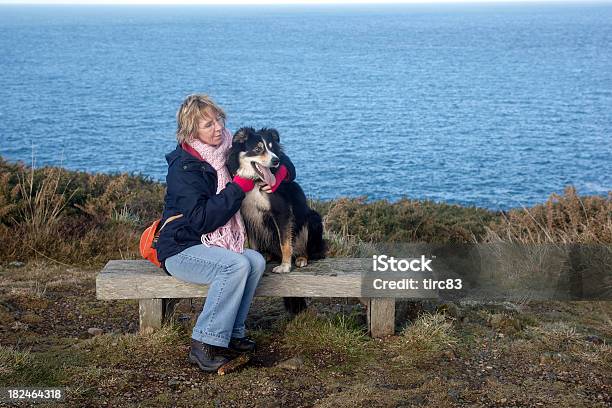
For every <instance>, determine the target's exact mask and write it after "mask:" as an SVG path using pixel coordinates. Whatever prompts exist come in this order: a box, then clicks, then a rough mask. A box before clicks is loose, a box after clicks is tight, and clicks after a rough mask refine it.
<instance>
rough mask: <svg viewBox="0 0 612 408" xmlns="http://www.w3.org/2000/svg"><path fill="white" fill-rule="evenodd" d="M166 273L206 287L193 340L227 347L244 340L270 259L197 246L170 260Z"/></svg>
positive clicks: (166, 264)
mask: <svg viewBox="0 0 612 408" xmlns="http://www.w3.org/2000/svg"><path fill="white" fill-rule="evenodd" d="M164 265H165V267H166V270H167V271H168V272H169V273H170V274H171V275H172V276H174V277H176V278H177V279H180V280H184V281H187V282H192V283H199V284H206V285H209V287H208V295H207V297H206V302H205V303H204V308H203V309H202V313H200V316H199V317H198V320H197V322H196V324H195V326H194V327H193V332H192V334H191V337H192V338H193V339H195V340H198V341H201V342H202V343H207V344H213V345H215V346H221V347H227V346H228V344H229V341H230V337H244V336H245V335H246V333H245V327H244V321H245V320H246V317H247V313H248V312H249V307H250V306H251V300H253V294H254V293H255V288H256V287H257V284H258V283H259V279H260V278H261V275H262V274H263V272H264V269H265V268H266V260H265V259H264V257H263V256H262V255H261V254H260V253H259V252H257V251H253V250H252V249H245V250H244V253H242V254H239V253H237V252H233V251H230V250H228V249H225V248H219V247H206V246H204V245H203V244H200V245H194V246H192V247H189V248H187V249H185V250H184V251H182V252H180V253H178V254H176V255H174V256H171V257H170V258H167V259H166V261H165V263H164Z"/></svg>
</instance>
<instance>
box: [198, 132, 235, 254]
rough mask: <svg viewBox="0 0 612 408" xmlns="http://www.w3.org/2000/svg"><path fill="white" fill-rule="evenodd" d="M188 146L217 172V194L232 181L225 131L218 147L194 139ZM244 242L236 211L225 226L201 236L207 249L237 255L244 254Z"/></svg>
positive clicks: (229, 142)
mask: <svg viewBox="0 0 612 408" xmlns="http://www.w3.org/2000/svg"><path fill="white" fill-rule="evenodd" d="M188 144H189V146H191V147H193V149H194V150H195V151H196V152H198V153H199V154H200V156H201V158H202V159H204V160H205V161H207V162H208V163H209V164H210V165H211V166H213V168H214V169H215V170H217V194H219V193H220V192H221V190H223V189H224V188H225V185H226V184H227V183H229V182H230V181H232V179H231V177H230V174H229V171H228V170H227V167H226V166H225V161H226V160H227V154H228V152H229V149H230V147H232V135H231V134H230V132H229V131H228V130H227V129H223V135H222V138H221V144H219V145H218V146H211V145H208V144H206V143H203V142H201V141H200V140H198V139H195V138H192V139H191V140H189V142H188ZM244 240H245V230H244V222H243V221H242V217H241V216H240V211H237V212H236V214H234V215H233V216H232V218H230V219H229V221H228V222H226V223H225V225H222V226H220V227H219V228H217V229H216V230H214V231H213V232H209V233H207V234H203V235H202V244H204V245H206V246H207V247H210V246H218V247H221V248H225V249H229V250H230V251H234V252H238V253H242V252H244Z"/></svg>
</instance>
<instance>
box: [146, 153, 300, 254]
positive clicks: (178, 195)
mask: <svg viewBox="0 0 612 408" xmlns="http://www.w3.org/2000/svg"><path fill="white" fill-rule="evenodd" d="M279 159H280V162H281V164H284V165H285V167H287V173H288V174H287V178H286V179H285V181H293V180H294V179H295V167H294V166H293V163H291V160H289V158H288V157H287V156H286V155H284V154H281V155H280V156H279ZM166 161H167V162H168V175H167V176H166V189H167V190H166V197H165V199H164V212H163V214H162V220H161V223H160V225H163V223H164V222H165V221H166V219H167V218H169V217H171V216H173V215H177V214H183V216H182V217H181V218H177V219H175V220H173V221H170V222H169V223H168V225H166V226H165V227H164V228H163V229H162V231H161V233H160V234H159V238H158V240H157V244H156V245H155V249H156V250H157V258H158V259H159V261H160V262H162V265H163V262H164V261H165V260H166V259H167V258H169V257H171V256H173V255H176V254H178V253H179V252H182V251H183V250H185V249H187V248H189V247H191V246H194V245H198V244H200V243H201V242H202V241H201V240H200V239H201V236H202V234H206V233H208V232H212V231H214V230H216V229H217V228H219V227H221V226H222V225H225V223H226V222H227V221H228V220H229V219H230V218H231V217H232V216H233V215H234V214H235V213H236V211H238V210H239V209H240V205H241V204H242V200H243V199H244V196H245V194H244V191H242V189H241V188H240V187H239V186H238V184H236V183H234V182H230V183H227V185H226V186H225V188H224V189H223V190H221V192H220V193H219V194H217V171H216V170H215V169H214V168H213V167H212V166H211V165H210V164H209V163H207V162H205V161H201V160H200V159H198V158H196V157H194V156H192V155H191V154H190V153H188V152H186V151H185V150H183V148H182V147H181V146H180V145H177V146H176V149H175V150H174V151H172V152H171V153H168V154H167V155H166Z"/></svg>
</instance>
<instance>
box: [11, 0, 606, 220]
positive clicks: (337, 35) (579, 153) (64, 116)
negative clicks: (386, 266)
mask: <svg viewBox="0 0 612 408" xmlns="http://www.w3.org/2000/svg"><path fill="white" fill-rule="evenodd" d="M191 93H206V94H208V95H210V96H211V97H212V98H213V99H214V100H215V101H216V102H217V103H218V104H219V105H220V106H222V107H223V109H224V110H225V111H226V113H227V117H228V122H227V126H228V128H229V129H230V131H232V132H234V131H236V130H237V129H238V128H239V127H241V126H252V127H255V128H260V127H272V128H275V129H277V130H278V131H279V133H280V136H281V142H282V144H283V146H284V150H285V152H286V153H287V154H288V155H289V157H291V159H292V161H293V163H294V164H295V166H296V168H297V181H298V182H299V183H300V185H301V186H302V188H303V189H304V191H305V192H306V195H307V196H308V197H310V198H313V199H320V200H330V199H336V198H339V197H364V198H365V199H366V200H380V199H386V200H389V201H397V200H399V199H402V198H410V199H420V200H426V199H427V200H433V201H436V202H446V203H451V204H460V205H464V206H478V207H484V208H489V209H492V210H500V209H509V208H516V207H523V206H531V205H534V204H538V203H542V202H544V201H545V200H546V199H547V198H548V197H549V196H550V195H551V194H552V193H561V192H563V190H564V188H565V187H566V186H568V185H573V186H575V187H576V189H577V190H578V193H579V194H581V195H592V194H597V195H602V196H607V195H608V192H609V191H611V190H612V171H611V170H612V4H611V3H589V2H577V3H574V4H571V3H570V4H568V3H553V4H551V3H547V4H546V3H520V4H516V3H515V4H511V3H500V4H412V5H327V6H324V5H318V6H314V5H313V6H305V5H294V6H280V5H277V6H93V5H90V6H48V5H47V6H17V5H3V6H0V142H1V143H0V146H1V147H0V155H1V156H2V157H3V158H4V159H6V160H9V161H11V162H14V161H23V162H25V163H26V164H34V165H35V166H36V167H41V166H45V165H54V166H55V165H60V166H63V167H66V168H68V169H74V170H83V171H88V172H104V173H118V172H129V173H133V174H142V175H145V176H147V177H149V178H152V179H155V180H160V181H164V180H165V175H166V171H167V164H166V161H165V157H164V156H165V154H166V153H168V152H170V151H171V150H173V149H174V147H175V146H176V140H175V131H176V111H177V109H178V107H179V105H180V104H181V102H182V100H183V99H184V97H185V96H186V95H188V94H191Z"/></svg>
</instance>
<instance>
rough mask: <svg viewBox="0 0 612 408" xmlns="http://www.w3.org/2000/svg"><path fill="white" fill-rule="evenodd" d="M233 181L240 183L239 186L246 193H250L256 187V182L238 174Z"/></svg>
mask: <svg viewBox="0 0 612 408" xmlns="http://www.w3.org/2000/svg"><path fill="white" fill-rule="evenodd" d="M232 181H233V182H234V183H236V184H238V187H240V188H241V189H242V191H244V192H245V193H248V192H249V191H251V190H252V189H253V188H255V182H254V181H253V180H251V179H245V178H242V177H240V176H239V175H237V174H236V175H235V176H234V179H233V180H232Z"/></svg>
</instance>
